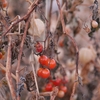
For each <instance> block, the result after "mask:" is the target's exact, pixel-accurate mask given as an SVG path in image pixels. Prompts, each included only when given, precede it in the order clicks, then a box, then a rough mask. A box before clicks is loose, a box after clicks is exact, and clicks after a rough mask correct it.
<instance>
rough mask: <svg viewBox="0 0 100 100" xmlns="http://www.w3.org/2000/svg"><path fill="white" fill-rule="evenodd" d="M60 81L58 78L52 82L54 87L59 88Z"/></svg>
mask: <svg viewBox="0 0 100 100" xmlns="http://www.w3.org/2000/svg"><path fill="white" fill-rule="evenodd" d="M61 82H62V80H61V79H60V78H57V79H56V80H53V84H54V85H55V86H59V85H60V84H61Z"/></svg>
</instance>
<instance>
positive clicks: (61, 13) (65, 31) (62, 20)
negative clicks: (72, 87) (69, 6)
mask: <svg viewBox="0 0 100 100" xmlns="http://www.w3.org/2000/svg"><path fill="white" fill-rule="evenodd" d="M56 1H57V5H58V8H59V11H60V20H61V24H62V27H63V32H64V33H65V34H66V35H67V36H68V37H69V38H70V39H71V41H72V43H73V45H74V47H75V49H76V73H77V75H78V59H79V50H78V47H77V44H76V42H75V40H74V38H73V37H71V36H70V35H69V33H68V32H67V30H66V26H65V22H64V18H63V12H62V9H61V7H60V3H59V0H56Z"/></svg>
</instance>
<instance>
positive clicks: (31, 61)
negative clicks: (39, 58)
mask: <svg viewBox="0 0 100 100" xmlns="http://www.w3.org/2000/svg"><path fill="white" fill-rule="evenodd" d="M33 59H34V58H33V50H31V55H30V63H31V66H32V70H33V74H34V80H35V85H36V89H37V95H39V88H38V83H37V78H36V73H35V68H34V67H35V66H34V61H33Z"/></svg>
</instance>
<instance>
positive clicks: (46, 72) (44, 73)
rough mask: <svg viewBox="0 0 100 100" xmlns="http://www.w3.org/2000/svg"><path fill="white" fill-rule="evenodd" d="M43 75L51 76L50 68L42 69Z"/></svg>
mask: <svg viewBox="0 0 100 100" xmlns="http://www.w3.org/2000/svg"><path fill="white" fill-rule="evenodd" d="M41 77H42V78H48V77H50V71H49V69H47V68H44V69H43V70H42V73H41Z"/></svg>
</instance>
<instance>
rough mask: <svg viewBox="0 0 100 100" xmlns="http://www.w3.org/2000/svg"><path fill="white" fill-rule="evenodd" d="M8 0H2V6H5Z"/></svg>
mask: <svg viewBox="0 0 100 100" xmlns="http://www.w3.org/2000/svg"><path fill="white" fill-rule="evenodd" d="M7 5H8V2H7V1H6V0H2V7H3V8H5V7H7Z"/></svg>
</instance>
